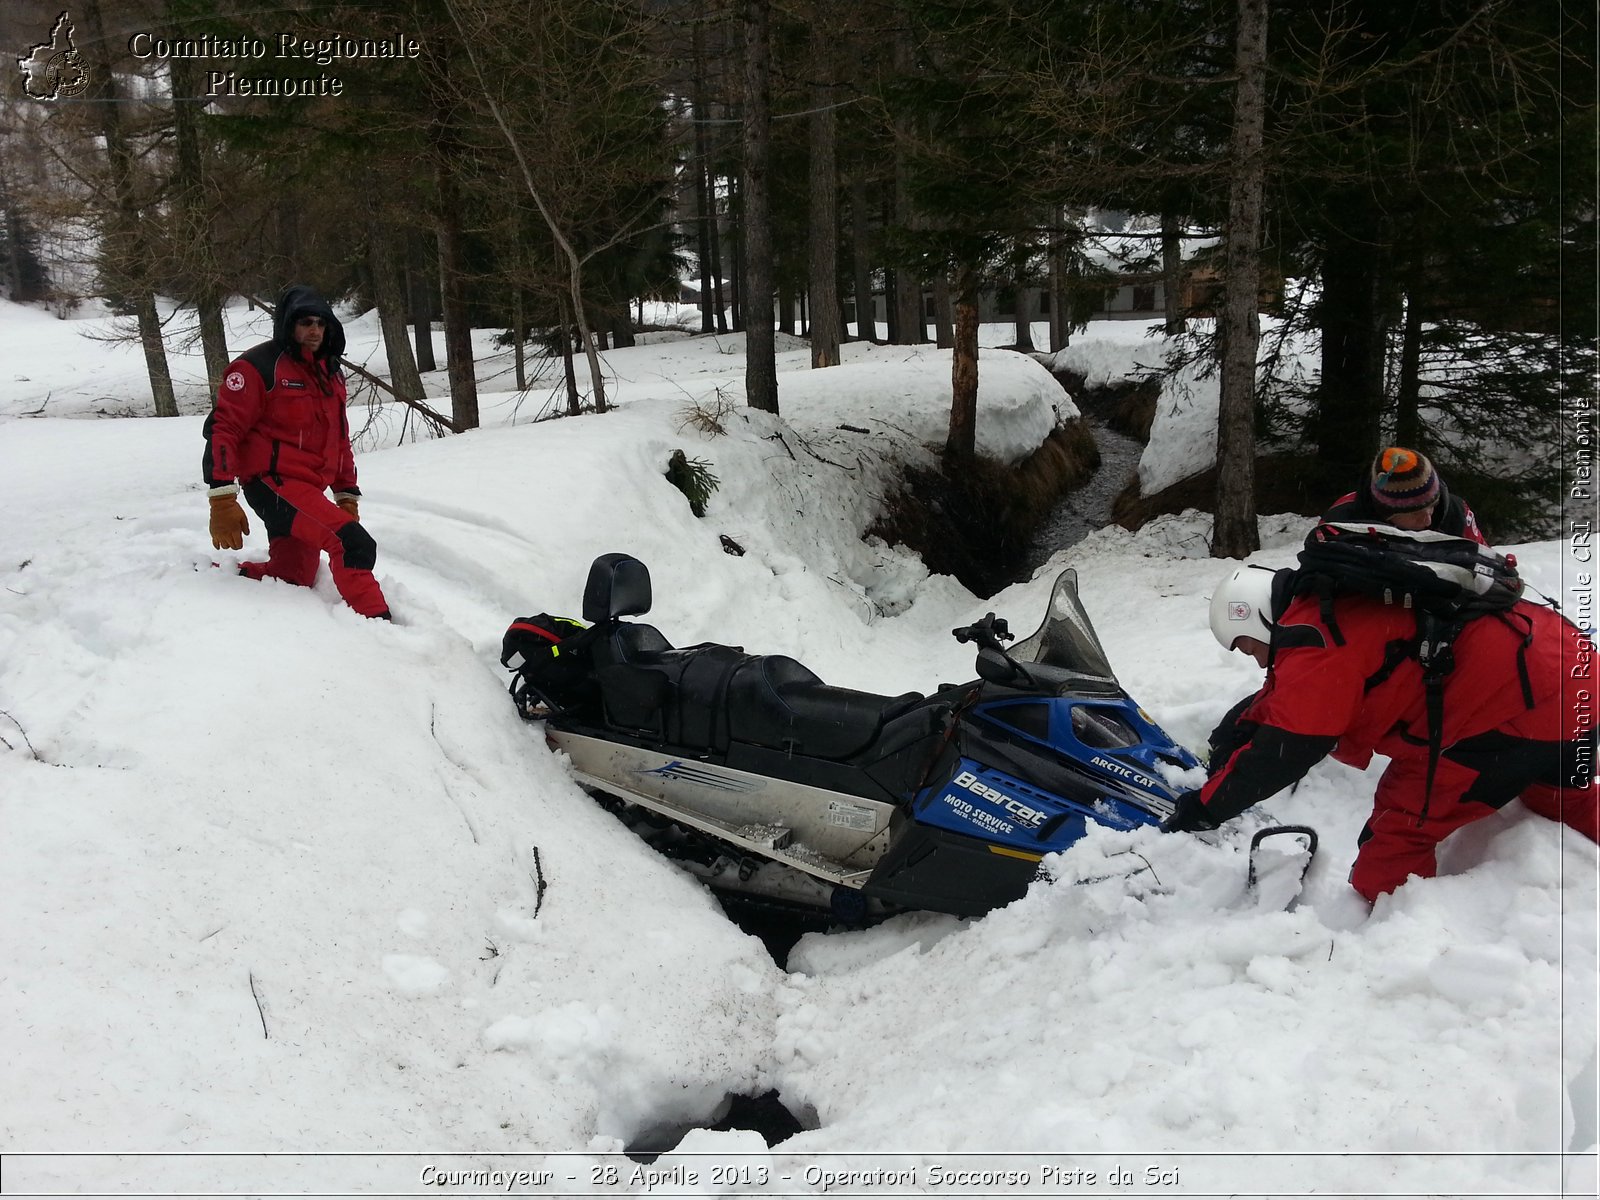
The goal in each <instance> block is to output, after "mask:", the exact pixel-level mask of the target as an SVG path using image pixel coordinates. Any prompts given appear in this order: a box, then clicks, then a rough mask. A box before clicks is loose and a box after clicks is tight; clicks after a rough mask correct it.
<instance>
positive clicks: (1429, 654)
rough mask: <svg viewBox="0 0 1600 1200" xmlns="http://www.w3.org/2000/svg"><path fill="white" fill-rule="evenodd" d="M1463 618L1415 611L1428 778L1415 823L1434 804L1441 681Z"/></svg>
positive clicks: (1441, 745)
mask: <svg viewBox="0 0 1600 1200" xmlns="http://www.w3.org/2000/svg"><path fill="white" fill-rule="evenodd" d="M1464 624H1466V622H1465V621H1464V620H1460V619H1457V620H1453V621H1446V620H1442V619H1441V618H1439V617H1436V616H1433V615H1432V614H1431V613H1426V612H1423V613H1418V614H1417V660H1418V661H1419V662H1420V663H1421V664H1422V697H1423V704H1424V707H1425V709H1426V711H1427V715H1428V777H1427V783H1426V784H1425V785H1424V787H1423V791H1422V811H1421V812H1420V813H1418V814H1417V826H1418V827H1419V828H1420V827H1421V825H1422V823H1423V822H1424V821H1426V820H1427V819H1428V807H1429V805H1431V804H1432V803H1433V781H1434V777H1435V776H1436V775H1437V774H1438V771H1439V756H1440V754H1441V753H1443V750H1444V681H1445V677H1446V676H1447V675H1449V674H1450V672H1451V671H1452V670H1454V669H1455V665H1456V653H1455V644H1456V637H1457V635H1458V634H1460V632H1461V627H1462V626H1463V625H1464Z"/></svg>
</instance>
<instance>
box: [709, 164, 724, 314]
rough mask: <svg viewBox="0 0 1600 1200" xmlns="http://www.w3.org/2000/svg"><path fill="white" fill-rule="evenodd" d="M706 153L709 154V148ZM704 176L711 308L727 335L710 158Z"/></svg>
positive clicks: (719, 227)
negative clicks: (707, 219) (709, 257)
mask: <svg viewBox="0 0 1600 1200" xmlns="http://www.w3.org/2000/svg"><path fill="white" fill-rule="evenodd" d="M718 140H720V139H718ZM707 153H708V154H710V153H711V150H710V149H709V148H708V151H707ZM706 174H707V177H708V184H707V188H708V192H709V197H710V204H711V214H710V218H709V219H710V223H711V293H712V301H711V307H712V308H713V309H714V310H715V314H716V323H717V332H718V333H727V332H728V297H727V295H726V294H725V292H726V288H725V285H724V281H725V280H726V279H727V274H726V272H724V271H723V269H722V247H723V244H724V243H723V237H722V211H721V204H720V202H719V201H718V199H717V174H716V171H715V169H714V160H713V159H712V158H710V157H708V158H707V159H706Z"/></svg>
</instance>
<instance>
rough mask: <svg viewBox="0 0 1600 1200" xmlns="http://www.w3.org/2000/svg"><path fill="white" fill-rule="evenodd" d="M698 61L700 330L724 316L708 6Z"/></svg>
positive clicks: (700, 19)
mask: <svg viewBox="0 0 1600 1200" xmlns="http://www.w3.org/2000/svg"><path fill="white" fill-rule="evenodd" d="M693 21H694V32H693V47H692V53H693V56H694V61H693V63H692V64H691V70H692V72H693V76H694V78H693V82H692V83H691V85H690V86H691V89H692V92H693V96H692V99H691V100H690V104H691V105H692V106H693V108H694V206H695V210H696V220H695V234H696V238H697V241H698V253H697V254H696V257H697V258H698V259H699V260H700V332H701V333H710V332H711V331H712V330H713V329H715V328H716V327H717V326H716V321H717V317H718V316H719V315H720V312H719V310H720V308H721V304H720V298H719V289H718V288H717V287H716V285H715V284H714V283H713V276H712V268H713V265H714V263H715V262H716V247H715V246H714V244H713V241H712V223H713V221H714V219H715V213H714V212H713V205H714V200H713V195H714V193H713V190H712V186H711V139H710V138H709V137H708V136H707V134H706V121H707V120H708V119H709V118H710V113H709V112H708V111H707V108H706V35H705V28H704V25H705V6H704V5H703V4H701V5H699V6H697V11H696V12H695V14H694V17H693Z"/></svg>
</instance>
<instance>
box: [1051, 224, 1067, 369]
mask: <svg viewBox="0 0 1600 1200" xmlns="http://www.w3.org/2000/svg"><path fill="white" fill-rule="evenodd" d="M1066 224H1067V221H1066V213H1065V212H1064V211H1063V210H1062V208H1061V207H1060V206H1059V205H1057V206H1056V210H1055V212H1054V214H1052V216H1051V220H1050V353H1052V354H1054V353H1056V352H1057V351H1059V350H1065V349H1066V348H1067V345H1068V343H1069V342H1070V340H1071V338H1072V307H1071V302H1070V301H1069V300H1068V299H1067V229H1066Z"/></svg>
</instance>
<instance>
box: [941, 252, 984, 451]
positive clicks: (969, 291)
mask: <svg viewBox="0 0 1600 1200" xmlns="http://www.w3.org/2000/svg"><path fill="white" fill-rule="evenodd" d="M956 289H957V290H956V320H955V325H956V330H955V332H956V344H955V348H954V349H953V350H952V351H951V352H950V432H949V435H948V436H947V437H946V438H945V443H944V458H945V463H946V465H947V467H948V466H955V467H959V466H960V465H961V464H963V463H966V462H970V461H971V460H972V458H973V457H974V456H975V455H976V454H977V452H978V273H977V271H975V270H974V269H973V268H972V267H971V266H968V265H965V264H963V266H962V267H961V269H960V274H959V275H957V277H956Z"/></svg>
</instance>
